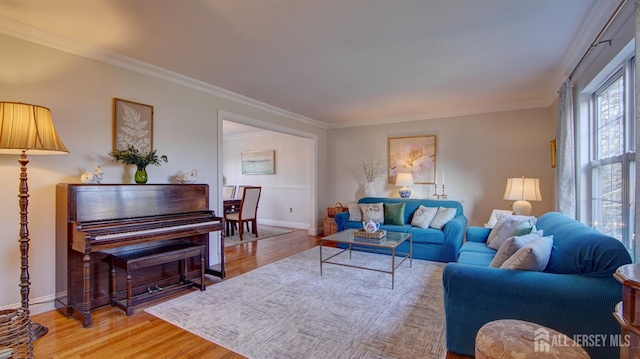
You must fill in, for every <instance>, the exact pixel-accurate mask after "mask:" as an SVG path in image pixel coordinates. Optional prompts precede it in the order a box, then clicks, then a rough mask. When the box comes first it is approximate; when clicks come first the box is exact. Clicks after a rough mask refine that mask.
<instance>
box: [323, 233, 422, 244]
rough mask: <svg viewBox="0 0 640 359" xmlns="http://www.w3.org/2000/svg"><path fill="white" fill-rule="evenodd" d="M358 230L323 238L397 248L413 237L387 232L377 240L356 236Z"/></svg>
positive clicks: (346, 242)
mask: <svg viewBox="0 0 640 359" xmlns="http://www.w3.org/2000/svg"><path fill="white" fill-rule="evenodd" d="M356 231H357V230H356V229H345V230H344V231H340V232H337V233H334V234H332V235H329V236H326V237H323V238H321V240H323V241H331V242H336V243H344V244H364V245H367V246H371V247H381V248H395V247H397V246H398V245H399V244H400V243H402V242H404V241H406V240H407V239H409V237H411V235H410V234H409V233H399V232H387V235H386V236H384V237H382V238H380V239H377V238H368V237H358V236H355V233H356Z"/></svg>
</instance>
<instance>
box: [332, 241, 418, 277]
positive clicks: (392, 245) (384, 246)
mask: <svg viewBox="0 0 640 359" xmlns="http://www.w3.org/2000/svg"><path fill="white" fill-rule="evenodd" d="M355 232H356V230H355V229H346V230H344V231H340V232H338V233H334V234H332V235H330V236H326V237H322V238H320V275H322V265H323V264H325V263H326V264H334V265H339V266H344V267H351V268H359V269H366V270H371V271H375V272H382V273H388V274H391V289H393V287H394V282H395V273H396V269H397V268H398V267H399V266H400V265H401V264H402V263H404V261H405V260H407V258H409V268H411V265H412V264H413V263H412V262H413V237H412V236H411V234H409V233H397V232H387V235H386V236H384V237H382V238H381V239H374V238H363V237H357V236H354V233H355ZM407 240H409V253H404V252H397V251H396V248H397V247H398V246H399V245H400V244H401V243H403V242H405V241H407ZM324 242H334V243H339V244H347V245H348V247H347V248H345V249H343V250H342V251H340V252H338V253H335V254H333V255H331V256H329V257H328V258H325V259H323V258H322V244H323V243H324ZM354 246H355V247H364V248H366V250H367V251H370V252H374V253H383V254H389V251H391V270H388V271H387V270H381V269H376V268H370V267H363V266H358V265H352V264H347V263H338V262H331V261H330V260H331V259H332V258H334V257H336V256H338V255H340V254H342V253H344V252H346V251H349V259H351V250H352V249H353V247H354ZM396 256H400V257H401V260H400V261H399V262H398V263H397V264H396Z"/></svg>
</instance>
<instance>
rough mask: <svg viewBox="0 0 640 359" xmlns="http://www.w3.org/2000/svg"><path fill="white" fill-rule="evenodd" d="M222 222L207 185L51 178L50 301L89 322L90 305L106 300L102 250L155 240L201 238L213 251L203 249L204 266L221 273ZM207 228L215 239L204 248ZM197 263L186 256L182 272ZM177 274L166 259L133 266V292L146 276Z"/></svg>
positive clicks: (165, 280) (159, 281)
mask: <svg viewBox="0 0 640 359" xmlns="http://www.w3.org/2000/svg"><path fill="white" fill-rule="evenodd" d="M223 226H224V224H223V219H222V218H221V217H216V216H215V213H214V212H213V211H210V210H209V187H208V185H202V184H188V185H185V184H181V185H171V184H160V185H140V184H136V185H96V184H66V183H62V184H58V186H57V187H56V301H55V304H56V308H58V310H60V311H61V312H62V313H63V314H65V315H73V316H75V317H76V318H78V319H79V320H80V321H81V322H82V325H83V326H84V327H88V326H90V325H91V319H92V318H91V310H92V309H94V308H97V307H100V306H103V305H107V304H109V303H110V293H109V263H108V261H107V259H108V257H109V255H110V254H111V253H116V252H118V251H122V250H130V249H132V248H142V247H147V246H152V245H157V244H158V243H164V242H171V241H187V242H192V243H196V244H202V245H205V246H206V249H207V250H206V252H207V253H210V252H212V251H214V252H216V254H217V256H216V257H217V258H216V259H218V258H219V260H211V256H209V255H207V256H205V272H206V273H207V274H213V275H215V276H218V277H220V278H221V279H222V278H224V276H225V271H224V234H223V231H222V229H223ZM215 231H219V232H220V241H219V246H213V247H212V246H210V238H209V233H210V232H215ZM211 240H213V237H212V239H211ZM199 265H200V263H196V261H195V260H194V261H192V263H189V265H188V268H189V271H193V272H194V273H195V272H196V271H197V270H199ZM179 276H180V273H179V269H178V268H177V266H176V265H172V263H168V264H164V265H161V266H157V267H153V268H147V269H144V270H140V273H137V274H136V282H135V283H134V287H135V289H134V291H135V293H134V294H139V293H143V292H144V291H145V290H146V288H147V287H148V284H149V282H150V281H153V285H159V286H162V285H166V284H169V283H170V282H171V281H174V280H175V279H176V278H177V277H179ZM121 277H122V276H121ZM123 280H124V279H123ZM119 287H120V286H119Z"/></svg>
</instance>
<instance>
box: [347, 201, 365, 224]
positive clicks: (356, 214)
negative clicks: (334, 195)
mask: <svg viewBox="0 0 640 359" xmlns="http://www.w3.org/2000/svg"><path fill="white" fill-rule="evenodd" d="M349 221H354V222H362V210H361V209H360V205H359V204H357V203H349Z"/></svg>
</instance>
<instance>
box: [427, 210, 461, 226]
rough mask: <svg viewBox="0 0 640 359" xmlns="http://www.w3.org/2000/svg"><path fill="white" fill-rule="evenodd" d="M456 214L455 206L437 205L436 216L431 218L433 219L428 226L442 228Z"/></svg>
mask: <svg viewBox="0 0 640 359" xmlns="http://www.w3.org/2000/svg"><path fill="white" fill-rule="evenodd" d="M455 216H456V209H455V208H446V207H438V212H436V216H435V217H434V218H433V221H431V223H429V227H431V228H435V229H442V227H444V225H445V224H447V222H449V221H450V220H452V219H453V217H455Z"/></svg>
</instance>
